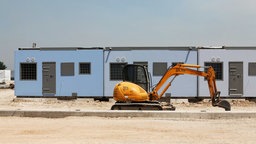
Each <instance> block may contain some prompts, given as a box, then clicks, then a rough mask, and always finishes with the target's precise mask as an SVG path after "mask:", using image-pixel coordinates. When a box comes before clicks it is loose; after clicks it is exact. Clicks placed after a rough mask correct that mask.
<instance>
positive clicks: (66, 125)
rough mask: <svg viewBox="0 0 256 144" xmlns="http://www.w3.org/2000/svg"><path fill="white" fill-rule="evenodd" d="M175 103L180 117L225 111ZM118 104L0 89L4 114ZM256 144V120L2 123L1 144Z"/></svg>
mask: <svg viewBox="0 0 256 144" xmlns="http://www.w3.org/2000/svg"><path fill="white" fill-rule="evenodd" d="M229 101H230V102H231V106H232V111H245V112H247V111H252V112H255V111H256V104H255V103H254V102H249V101H245V100H229ZM172 102H173V104H174V105H175V106H176V108H177V110H176V111H224V110H223V109H220V108H216V107H212V106H211V105H210V102H209V100H205V101H204V102H200V103H196V104H191V103H188V102H186V101H185V100H173V101H172ZM113 103H114V101H113V100H110V102H99V101H93V100H92V99H77V100H71V101H63V100H57V99H54V98H51V99H42V98H16V97H15V96H14V91H13V90H11V89H0V110H17V109H21V110H72V111H73V110H81V111H82V110H109V109H110V107H111V105H112V104H113ZM255 141H256V119H225V120H224V119H218V120H203V119H166V118H100V117H67V118H60V119H47V118H22V117H0V143H8V144H16V143H19V144H30V143H31V144H34V143H37V144H41V143H44V144H45V143H48V144H59V143H61V144H63V143H65V144H69V143H72V144H80V143H92V144H101V143H104V144H105V143H107V144H116V143H128V144H129V143H134V144H136V143H152V144H153V143H165V144H166V143H184V144H186V143H189V144H204V143H207V144H238V143H239V144H241V143H243V144H254V143H255Z"/></svg>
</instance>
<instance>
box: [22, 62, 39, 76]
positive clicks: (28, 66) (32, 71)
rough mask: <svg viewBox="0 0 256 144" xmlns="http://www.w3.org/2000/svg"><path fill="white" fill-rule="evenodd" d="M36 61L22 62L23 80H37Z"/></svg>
mask: <svg viewBox="0 0 256 144" xmlns="http://www.w3.org/2000/svg"><path fill="white" fill-rule="evenodd" d="M36 73H37V70H36V63H21V64H20V79H21V80H36V77H37V75H36Z"/></svg>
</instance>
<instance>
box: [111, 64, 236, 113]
mask: <svg viewBox="0 0 256 144" xmlns="http://www.w3.org/2000/svg"><path fill="white" fill-rule="evenodd" d="M199 68H202V67H201V66H200V65H192V64H179V63H178V64H176V65H175V66H173V67H169V68H168V70H167V71H166V73H165V74H164V75H163V77H162V78H161V80H160V81H159V82H158V83H157V84H156V85H155V87H153V88H152V91H149V89H150V77H149V73H148V71H147V68H146V67H144V66H142V65H135V64H128V65H126V66H125V67H124V68H123V82H120V83H118V84H117V85H116V86H115V88H114V92H113V98H114V100H115V101H116V103H115V104H114V105H113V106H112V107H111V110H175V107H174V106H173V105H172V104H170V103H167V104H166V103H165V104H164V105H163V104H162V103H161V102H159V101H158V100H159V99H160V98H161V97H162V96H163V95H164V94H165V92H166V91H167V89H168V88H169V87H170V86H171V84H172V82H173V80H174V79H175V78H176V77H177V76H179V75H184V74H189V75H195V76H202V77H204V78H205V79H206V80H207V81H208V87H209V92H210V98H211V101H212V106H218V107H221V108H224V109H225V110H226V111H230V110H231V106H230V103H229V102H228V101H226V100H221V99H220V92H219V91H217V87H216V81H215V71H214V69H213V68H212V67H211V66H209V67H207V71H206V72H204V71H199V70H198V69H199ZM171 77H172V79H171V80H170V82H168V83H166V82H167V80H168V79H169V78H171ZM163 86H164V87H163ZM160 90H161V92H159V91H160Z"/></svg>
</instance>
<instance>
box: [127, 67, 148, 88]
mask: <svg viewBox="0 0 256 144" xmlns="http://www.w3.org/2000/svg"><path fill="white" fill-rule="evenodd" d="M123 81H129V82H132V83H135V84H137V85H139V86H141V87H142V88H143V89H144V90H145V91H147V92H148V91H149V75H148V71H147V68H145V67H144V66H142V65H134V64H131V65H129V64H128V65H126V66H125V67H124V68H123Z"/></svg>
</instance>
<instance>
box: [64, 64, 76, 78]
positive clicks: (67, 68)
mask: <svg viewBox="0 0 256 144" xmlns="http://www.w3.org/2000/svg"><path fill="white" fill-rule="evenodd" d="M74 73H75V72H74V63H61V76H74Z"/></svg>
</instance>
